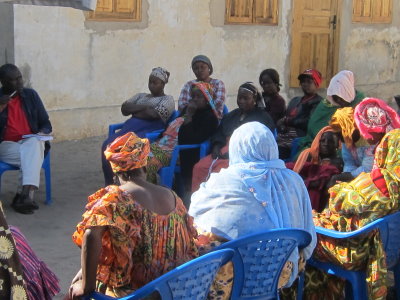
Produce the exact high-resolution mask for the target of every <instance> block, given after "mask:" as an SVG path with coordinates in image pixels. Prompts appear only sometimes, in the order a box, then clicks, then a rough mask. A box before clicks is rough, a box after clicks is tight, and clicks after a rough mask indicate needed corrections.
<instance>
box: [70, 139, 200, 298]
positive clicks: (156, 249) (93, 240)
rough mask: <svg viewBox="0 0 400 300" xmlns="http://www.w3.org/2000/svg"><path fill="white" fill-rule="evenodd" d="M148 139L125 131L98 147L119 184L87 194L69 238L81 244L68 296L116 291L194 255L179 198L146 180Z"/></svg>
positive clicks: (189, 225)
mask: <svg viewBox="0 0 400 300" xmlns="http://www.w3.org/2000/svg"><path fill="white" fill-rule="evenodd" d="M149 152H150V144H149V141H148V140H147V139H141V138H139V137H137V136H136V135H135V134H134V133H132V132H129V133H127V134H125V135H124V136H122V137H119V138H117V139H116V140H115V141H114V142H113V143H111V144H110V145H109V146H108V147H107V149H106V151H105V152H104V154H105V157H106V158H107V160H108V161H109V162H110V163H111V167H112V170H113V172H114V174H115V176H116V177H117V179H118V181H119V185H109V186H107V187H105V188H102V189H100V190H99V191H97V192H96V193H94V194H93V195H91V196H89V199H88V204H87V205H86V211H85V213H84V214H83V220H82V221H81V222H80V223H79V224H78V225H77V229H76V231H75V233H74V234H73V236H72V238H73V241H74V243H75V244H77V245H78V246H79V247H81V249H82V255H81V257H82V262H81V267H82V268H81V270H80V271H79V272H78V274H77V275H76V276H75V278H74V279H73V281H72V285H71V288H70V292H69V297H70V298H71V299H80V298H79V297H82V296H83V295H87V294H88V293H90V292H92V291H94V290H96V291H98V292H101V293H104V294H106V295H109V296H113V297H122V296H125V295H127V294H129V293H131V292H132V291H134V290H136V289H138V288H140V287H142V286H143V285H145V284H146V283H148V282H150V281H151V280H153V279H155V278H157V277H159V276H160V275H162V274H164V273H166V272H168V271H170V270H171V269H173V268H175V267H176V266H178V265H180V264H182V263H184V262H186V261H188V260H191V259H193V258H195V257H196V256H197V249H196V247H195V245H194V237H195V235H196V233H195V229H194V228H193V226H192V218H191V217H190V216H189V215H188V214H187V211H186V208H185V206H184V205H183V203H182V201H181V199H180V198H179V197H177V196H176V195H175V193H173V192H172V191H171V190H169V189H167V188H165V187H161V186H157V185H154V184H152V183H150V182H147V181H146V165H147V157H148V154H149Z"/></svg>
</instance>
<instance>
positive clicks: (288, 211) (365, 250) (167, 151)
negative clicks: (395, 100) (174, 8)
mask: <svg viewBox="0 0 400 300" xmlns="http://www.w3.org/2000/svg"><path fill="white" fill-rule="evenodd" d="M192 68H193V71H194V73H195V75H196V78H197V80H194V81H189V82H188V83H186V84H185V86H184V88H183V89H182V93H181V97H180V99H179V111H180V116H179V117H178V118H176V119H175V120H173V121H172V122H170V123H169V125H168V126H167V129H166V130H165V131H164V132H163V133H161V134H160V136H159V137H158V138H157V139H156V140H155V141H154V142H153V143H150V142H149V140H148V139H146V138H144V136H143V133H140V132H139V133H137V132H136V131H135V129H134V128H132V127H131V128H130V129H127V131H122V132H119V133H118V134H117V135H118V136H116V137H113V138H114V140H113V141H107V144H105V145H104V148H105V151H104V160H105V161H106V162H107V163H108V164H109V167H110V170H111V172H112V173H113V176H111V178H110V180H111V182H110V183H109V184H108V185H107V186H106V187H105V188H102V189H100V190H99V191H97V192H96V193H94V194H93V195H91V196H89V199H88V204H87V205H86V210H85V212H84V214H83V219H82V221H81V222H80V223H79V224H78V226H77V229H76V231H75V233H74V234H73V241H74V242H75V243H76V244H77V245H78V246H79V247H81V249H82V256H81V257H82V261H81V270H79V271H78V273H77V275H76V276H75V278H74V279H73V281H72V284H71V287H70V291H69V298H70V299H80V298H81V297H82V296H83V295H87V294H88V293H90V292H92V291H95V290H96V291H98V292H101V293H104V294H106V295H110V296H114V297H120V296H124V295H127V294H129V293H131V292H133V291H134V290H136V289H138V288H140V287H142V286H144V285H145V284H146V283H148V282H150V281H151V280H154V279H155V278H157V277H159V276H160V275H162V274H164V273H166V272H168V271H170V270H172V269H173V268H175V267H176V266H178V265H180V264H182V263H183V262H185V261H188V260H190V259H193V258H195V257H197V256H198V255H202V254H203V253H205V252H207V251H211V250H212V249H213V248H214V247H215V246H217V245H219V244H221V243H224V242H226V241H229V240H232V239H236V238H239V237H242V236H245V235H247V234H251V233H256V232H258V231H262V230H268V229H274V228H299V229H303V230H306V231H308V232H309V233H310V234H311V236H312V241H311V243H310V245H309V246H308V247H306V248H305V249H303V250H302V251H300V252H299V251H298V250H297V249H296V250H294V252H293V253H292V254H291V255H290V257H289V260H288V262H287V263H286V264H285V267H284V269H283V270H282V272H281V276H280V280H279V288H281V289H282V297H284V298H288V299H290V298H292V297H293V293H292V291H291V290H290V289H287V288H289V287H291V286H292V284H293V282H294V281H295V279H296V278H297V276H298V274H299V272H300V271H302V270H303V269H304V265H305V261H306V260H307V259H309V258H310V257H311V256H312V255H314V256H315V257H316V258H318V259H320V260H325V261H330V262H334V263H337V264H339V265H341V266H343V267H345V268H348V269H351V270H365V271H366V272H367V283H368V287H369V290H368V292H369V297H370V298H372V299H385V297H386V294H387V286H388V284H387V280H386V277H387V276H386V275H387V270H386V265H385V262H384V259H382V258H384V253H383V248H382V242H381V240H380V237H379V232H375V231H374V232H373V233H371V234H369V235H368V236H366V237H364V238H363V239H357V240H353V239H349V240H347V241H345V242H341V243H338V242H336V241H335V240H334V239H328V238H324V237H322V236H318V239H317V236H316V233H315V226H321V227H325V228H329V229H334V230H337V231H352V230H356V229H358V228H361V227H363V226H365V225H367V224H368V223H370V222H372V221H374V220H376V219H378V218H381V217H383V216H385V215H387V214H390V213H393V212H396V211H398V210H399V204H400V195H399V188H400V186H399V185H400V179H399V178H400V167H399V162H398V160H399V158H400V145H399V143H400V118H399V116H398V115H397V113H396V111H394V110H393V109H392V108H391V107H390V106H388V105H387V104H386V103H385V102H384V101H383V100H380V99H375V98H366V99H364V100H362V98H363V96H362V94H361V93H360V92H357V91H356V90H355V88H354V77H353V73H352V72H350V71H341V72H339V73H338V74H337V75H335V76H334V77H333V78H332V80H331V82H330V84H329V87H328V91H327V95H328V96H327V99H324V100H323V99H322V97H320V96H319V95H318V94H317V89H318V87H319V85H320V83H321V80H322V78H321V74H320V73H319V72H318V71H316V70H312V69H309V70H306V71H304V72H303V73H302V74H300V75H299V81H300V85H301V87H302V89H303V92H304V96H302V97H296V98H294V99H292V100H291V101H290V103H289V105H288V109H286V108H285V106H284V105H283V109H282V106H281V105H280V104H279V103H281V100H282V98H281V97H280V96H279V94H278V92H279V86H280V83H279V75H278V74H277V73H276V71H274V70H272V69H267V70H265V71H263V72H262V73H261V75H260V85H261V86H262V87H263V90H264V93H260V92H259V91H258V89H257V87H256V86H255V85H254V84H253V83H251V82H245V83H244V84H242V85H241V86H240V87H239V89H238V96H237V105H238V108H237V109H235V110H233V111H231V112H230V113H228V114H226V115H223V114H222V108H223V105H224V93H225V90H224V86H223V83H222V81H220V80H216V79H211V78H210V75H211V73H212V71H213V69H212V65H211V62H210V61H209V59H208V58H207V57H205V56H196V57H195V58H194V59H193V62H192ZM160 74H161V75H160ZM162 74H163V75H162ZM161 77H162V78H163V79H160V78H161ZM168 77H169V75H168V73H167V72H166V71H165V70H163V69H160V68H156V69H155V70H153V72H152V75H151V76H150V80H149V87H150V86H151V84H150V81H151V80H153V81H156V80H155V79H157V78H158V79H160V82H158V83H159V84H160V86H162V87H164V85H165V83H166V82H167V80H168ZM156 83H157V82H155V83H153V84H156ZM150 90H151V92H152V96H151V95H150V96H148V97H150V98H152V97H156V96H157V97H163V96H164V94H163V92H160V93H155V94H154V93H153V91H152V88H150ZM361 100H362V101H361ZM135 101H136V100H135ZM135 101H132V103H131V104H129V106H130V109H131V110H130V111H131V114H132V119H135V118H137V119H138V120H139V121H138V122H140V120H154V119H156V118H155V116H156V115H157V114H158V115H160V113H159V111H158V110H157V109H156V108H155V107H157V105H155V106H154V107H153V108H146V107H142V105H143V104H140V103H134V102H135ZM159 101H160V102H157V103H158V104H160V103H161V100H159ZM283 104H284V103H283ZM144 106H146V105H144ZM123 107H124V109H123V112H124V111H125V112H127V110H125V109H127V107H128V104H127V103H125V104H124V106H123ZM146 114H147V115H146ZM152 114H153V117H151V115H152ZM144 115H146V117H145V118H143V116H144ZM169 115H170V114H169ZM142 118H143V119H142ZM168 118H169V117H165V118H164V119H165V120H166V119H168ZM164 119H163V121H164ZM129 121H132V120H129ZM133 122H135V121H132V123H133ZM125 125H126V127H127V128H128V124H125ZM125 125H124V126H125ZM163 126H164V125H163ZM276 127H277V129H278V134H277V136H274V134H273V130H274V129H275V128H276ZM149 131H150V130H149ZM298 138H301V142H300V146H301V148H302V151H301V153H300V155H299V156H298V158H297V159H296V160H295V161H294V162H292V163H287V164H286V165H285V163H284V161H283V160H282V158H283V157H287V156H288V152H290V150H291V149H290V145H291V143H292V141H293V140H294V139H298ZM208 139H210V143H211V153H210V155H209V156H207V157H205V158H203V159H202V160H200V161H199V162H197V159H196V158H194V157H197V153H194V152H193V151H192V150H191V151H189V152H186V153H185V152H182V154H183V155H182V154H181V168H182V173H183V174H184V177H185V181H184V186H185V188H186V189H187V190H190V188H191V189H192V191H193V192H194V193H193V194H192V195H191V203H190V202H189V203H186V206H189V205H190V209H189V211H188V210H187V208H186V207H185V205H184V204H183V202H182V200H181V199H180V197H179V196H177V195H176V193H175V192H173V191H172V190H170V189H168V188H166V187H162V186H160V185H157V184H156V183H157V171H158V170H159V168H160V167H162V166H165V165H167V164H168V161H169V159H170V156H171V152H172V150H173V148H174V147H175V146H176V145H177V144H178V143H179V144H192V143H201V142H202V141H205V140H208ZM288 150H289V151H288ZM196 162H197V163H196ZM291 169H292V170H291ZM192 173H193V174H192ZM192 178H193V181H192ZM313 209H314V210H313ZM233 280H234V269H233V267H232V265H231V264H227V265H226V266H224V267H222V268H221V269H220V271H219V273H218V274H217V278H216V279H215V281H214V283H213V285H212V287H211V289H210V291H209V295H208V298H209V299H229V297H230V292H231V288H232V282H233ZM343 293H344V284H343V281H342V280H341V279H339V278H332V277H330V276H328V275H326V274H322V273H321V274H320V272H319V271H318V270H316V269H313V268H309V267H306V286H305V293H304V295H305V299H317V298H319V299H341V298H343V295H344V294H343ZM155 296H156V295H155Z"/></svg>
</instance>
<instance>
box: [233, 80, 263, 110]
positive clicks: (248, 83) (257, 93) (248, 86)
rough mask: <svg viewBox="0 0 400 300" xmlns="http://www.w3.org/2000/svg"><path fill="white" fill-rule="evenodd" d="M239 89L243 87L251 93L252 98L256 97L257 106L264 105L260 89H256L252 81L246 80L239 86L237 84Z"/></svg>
mask: <svg viewBox="0 0 400 300" xmlns="http://www.w3.org/2000/svg"><path fill="white" fill-rule="evenodd" d="M240 89H244V90H247V91H249V92H250V93H252V94H253V96H254V98H255V99H256V103H257V105H258V107H265V102H264V98H263V96H262V95H261V93H260V91H259V90H258V88H257V86H256V85H255V84H254V83H253V82H251V81H246V82H245V83H243V84H242V85H241V86H239V90H240Z"/></svg>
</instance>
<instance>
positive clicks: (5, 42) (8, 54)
mask: <svg viewBox="0 0 400 300" xmlns="http://www.w3.org/2000/svg"><path fill="white" fill-rule="evenodd" d="M13 61H14V13H13V6H12V5H11V4H6V3H0V65H2V64H4V63H12V62H13Z"/></svg>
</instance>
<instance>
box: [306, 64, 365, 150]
mask: <svg viewBox="0 0 400 300" xmlns="http://www.w3.org/2000/svg"><path fill="white" fill-rule="evenodd" d="M364 98H365V96H364V94H363V93H362V92H360V91H357V90H356V89H355V87H354V74H353V72H351V71H348V70H343V71H340V72H339V73H337V74H336V75H335V76H333V77H332V79H331V81H330V82H329V86H328V89H327V97H326V99H324V100H322V101H321V102H320V103H319V104H318V106H317V107H316V108H315V110H314V112H313V113H312V114H311V117H310V120H309V121H308V125H307V135H306V136H305V137H303V138H302V139H301V140H300V142H299V153H300V152H301V151H302V150H304V149H305V148H309V147H310V146H311V143H312V141H313V140H314V138H315V136H316V135H317V134H318V132H319V131H320V130H321V129H322V128H323V127H325V126H328V125H329V121H330V119H331V117H332V116H333V114H334V113H335V112H336V110H337V109H338V108H343V107H348V106H351V107H353V108H354V107H355V106H356V105H357V104H358V103H360V102H361V100H362V99H364Z"/></svg>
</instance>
